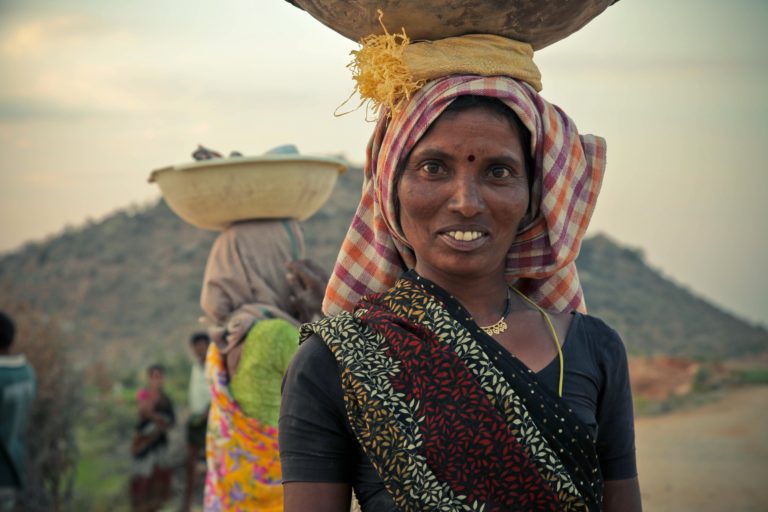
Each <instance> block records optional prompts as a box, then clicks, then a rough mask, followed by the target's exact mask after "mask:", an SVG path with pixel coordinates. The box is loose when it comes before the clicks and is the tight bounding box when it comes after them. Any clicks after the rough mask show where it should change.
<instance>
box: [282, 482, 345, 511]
mask: <svg viewBox="0 0 768 512" xmlns="http://www.w3.org/2000/svg"><path fill="white" fill-rule="evenodd" d="M283 496H284V498H283V499H284V501H283V503H284V504H283V510H284V511H285V512H305V511H307V510H312V511H313V512H349V505H350V500H351V491H350V485H349V484H341V483H315V482H289V483H286V484H283Z"/></svg>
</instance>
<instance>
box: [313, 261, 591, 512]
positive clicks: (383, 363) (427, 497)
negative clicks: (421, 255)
mask: <svg viewBox="0 0 768 512" xmlns="http://www.w3.org/2000/svg"><path fill="white" fill-rule="evenodd" d="M312 333H317V334H319V335H320V336H321V337H322V338H323V340H325V342H326V343H327V344H328V346H329V348H330V349H331V351H332V352H333V354H334V357H335V358H336V360H337V362H338V363H339V366H340V368H341V381H342V388H343V392H344V400H345V406H346V411H347V415H348V417H349V420H350V424H351V426H352V429H353V431H354V433H355V435H356V437H357V439H358V440H359V442H360V444H361V446H362V447H363V450H364V451H365V452H366V455H368V457H369V458H370V460H371V462H372V464H373V465H374V467H375V468H376V470H377V471H378V473H379V475H380V476H381V478H382V480H383V481H384V484H385V486H386V488H387V491H388V492H389V493H390V494H391V495H392V497H393V499H394V501H395V503H396V504H397V505H398V507H400V508H401V509H402V510H405V511H422V510H446V511H448V510H450V511H454V510H466V511H479V510H483V511H486V512H490V511H502V510H504V511H507V510H520V511H561V510H562V511H571V510H588V511H597V510H600V504H601V501H602V480H601V476H600V471H599V463H598V458H597V454H596V452H595V444H594V440H593V439H592V437H591V436H590V434H589V433H588V431H587V428H586V427H585V426H584V425H582V424H581V422H580V421H579V420H578V419H577V418H576V417H575V415H574V413H573V411H571V410H570V409H569V407H568V406H567V405H566V404H565V403H564V402H563V401H562V400H561V399H560V398H559V397H557V396H555V395H553V394H552V393H551V392H549V391H548V390H547V389H546V388H545V387H544V386H543V385H540V384H539V382H538V380H537V379H536V375H535V374H534V373H533V372H531V371H530V370H529V369H528V368H527V367H526V366H525V365H523V364H522V363H521V362H520V361H519V360H517V359H516V358H514V356H512V355H511V354H509V352H507V351H506V350H505V349H504V348H503V347H501V346H500V345H499V344H498V343H496V342H495V340H493V339H492V338H491V337H489V336H488V335H487V334H485V333H484V332H483V331H482V330H481V329H480V328H479V327H478V326H477V324H475V323H474V322H473V321H472V319H471V317H470V316H469V314H468V312H467V311H466V310H465V309H464V308H463V307H462V306H461V305H460V304H459V302H458V301H457V300H455V299H454V298H453V297H451V296H450V295H449V294H447V293H446V292H445V291H444V290H442V289H440V288H439V287H438V286H437V285H435V284H434V283H431V282H430V281H428V280H426V279H423V278H421V277H420V276H418V275H417V274H416V273H415V272H413V271H411V272H408V273H406V274H405V275H404V276H403V277H402V278H401V279H400V280H398V281H397V283H396V284H395V286H394V287H393V288H392V289H390V290H389V291H387V292H385V293H382V294H377V295H373V296H370V297H368V298H365V299H363V300H362V301H361V302H360V303H359V304H358V305H357V307H356V308H355V310H354V311H353V313H351V314H350V313H342V314H340V315H337V316H335V317H329V318H326V319H323V320H321V321H320V322H317V323H315V324H310V325H306V326H304V328H303V331H302V338H303V339H304V338H307V337H309V336H310V335H311V334H312Z"/></svg>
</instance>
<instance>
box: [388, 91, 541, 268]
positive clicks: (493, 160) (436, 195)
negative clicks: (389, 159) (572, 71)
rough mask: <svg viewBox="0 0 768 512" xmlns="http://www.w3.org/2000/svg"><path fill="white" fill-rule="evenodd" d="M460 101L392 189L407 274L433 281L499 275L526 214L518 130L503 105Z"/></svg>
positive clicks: (524, 171) (522, 153) (525, 184)
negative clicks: (411, 259)
mask: <svg viewBox="0 0 768 512" xmlns="http://www.w3.org/2000/svg"><path fill="white" fill-rule="evenodd" d="M463 98H475V97H474V96H464V97H463ZM463 98H462V99H460V100H457V101H456V102H454V103H453V104H451V106H450V107H448V109H446V111H445V112H444V113H443V114H442V115H441V116H440V118H439V119H438V121H437V122H435V124H433V125H432V127H431V128H430V130H429V131H428V132H427V134H426V135H425V136H424V137H423V138H422V139H421V140H420V141H419V143H418V144H416V146H415V147H414V148H413V150H412V151H411V154H410V155H409V156H408V158H407V159H406V163H405V168H404V170H403V172H402V175H401V177H400V179H399V182H398V188H397V197H398V199H399V216H398V218H399V221H400V226H401V229H402V230H403V233H404V234H405V238H406V239H407V240H408V244H409V245H410V247H411V249H412V250H413V252H414V253H415V254H417V255H418V259H417V260H416V266H415V269H416V271H417V272H418V273H419V274H420V275H421V276H423V277H426V278H428V279H431V280H433V281H436V280H438V281H443V280H446V279H447V280H451V279H452V276H453V275H460V276H462V277H463V278H472V279H480V278H482V277H483V276H484V275H489V274H490V275H491V276H492V279H496V276H498V275H499V274H503V271H504V263H505V257H506V254H507V252H508V251H509V248H510V247H511V246H512V242H513V241H514V239H515V235H516V233H517V230H518V226H519V224H520V223H521V221H522V220H523V217H524V216H525V214H526V213H527V212H528V211H529V192H528V190H529V186H528V177H527V175H528V172H527V165H526V162H527V160H528V159H527V158H525V154H526V150H525V149H524V148H526V147H527V145H526V144H525V140H524V139H523V138H522V136H521V134H522V133H526V131H522V130H521V129H519V128H518V124H519V122H515V121H514V120H515V119H516V116H515V115H514V113H513V112H512V111H511V110H509V109H508V108H507V107H505V106H504V105H503V104H501V103H499V102H496V103H498V105H499V106H500V107H501V108H502V109H505V110H506V112H505V111H504V110H501V113H499V106H495V107H494V102H493V100H490V101H485V102H480V101H472V102H471V103H468V102H467V101H466V100H464V101H463ZM465 105H468V106H465Z"/></svg>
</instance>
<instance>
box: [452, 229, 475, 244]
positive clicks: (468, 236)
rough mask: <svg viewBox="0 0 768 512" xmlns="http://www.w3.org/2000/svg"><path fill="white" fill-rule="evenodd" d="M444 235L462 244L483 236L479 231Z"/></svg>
mask: <svg viewBox="0 0 768 512" xmlns="http://www.w3.org/2000/svg"><path fill="white" fill-rule="evenodd" d="M446 234H447V235H448V236H450V237H451V238H453V239H454V240H460V241H463V242H470V241H472V240H477V239H478V238H480V237H481V236H483V234H482V233H481V232H479V231H448V232H447V233H446Z"/></svg>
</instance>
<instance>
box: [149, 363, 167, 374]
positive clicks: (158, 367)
mask: <svg viewBox="0 0 768 512" xmlns="http://www.w3.org/2000/svg"><path fill="white" fill-rule="evenodd" d="M152 372H160V373H162V374H163V375H165V366H163V365H162V364H160V363H152V364H151V365H149V366H147V375H152Z"/></svg>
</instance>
